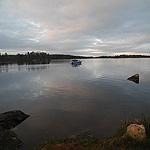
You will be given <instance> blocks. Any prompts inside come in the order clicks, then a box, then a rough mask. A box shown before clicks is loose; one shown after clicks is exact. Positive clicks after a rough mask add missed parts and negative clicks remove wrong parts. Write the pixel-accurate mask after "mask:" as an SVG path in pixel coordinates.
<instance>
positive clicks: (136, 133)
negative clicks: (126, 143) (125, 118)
mask: <svg viewBox="0 0 150 150" xmlns="http://www.w3.org/2000/svg"><path fill="white" fill-rule="evenodd" d="M125 135H128V136H130V137H132V138H134V139H136V140H138V141H143V140H145V139H146V130H145V127H144V125H143V124H142V125H138V124H131V125H129V126H128V127H127V132H126V134H125Z"/></svg>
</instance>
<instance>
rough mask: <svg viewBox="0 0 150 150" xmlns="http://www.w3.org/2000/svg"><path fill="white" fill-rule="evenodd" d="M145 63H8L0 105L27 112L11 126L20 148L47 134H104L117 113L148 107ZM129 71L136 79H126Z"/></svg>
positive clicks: (133, 113) (110, 131)
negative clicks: (28, 115) (134, 82)
mask: <svg viewBox="0 0 150 150" xmlns="http://www.w3.org/2000/svg"><path fill="white" fill-rule="evenodd" d="M129 62H130V63H129ZM143 66H144V67H143ZM149 66H150V59H97V60H96V59H95V60H92V59H90V60H83V63H82V65H80V67H77V68H76V69H75V68H74V67H71V66H70V63H69V60H66V61H65V60H63V63H62V62H59V61H58V60H57V63H55V62H53V63H51V64H50V65H46V66H45V65H31V66H28V65H27V66H26V65H25V66H19V67H20V70H21V69H22V70H21V71H19V70H18V66H17V65H12V66H9V67H8V68H9V69H8V72H7V73H6V72H5V73H1V74H0V83H1V85H0V96H1V100H0V111H7V110H10V109H20V110H22V111H24V112H26V113H27V114H30V116H31V117H30V118H29V119H28V120H26V121H25V122H24V123H23V124H21V125H19V126H18V127H17V128H16V130H15V132H16V133H17V134H18V137H19V138H20V139H22V141H23V142H24V146H23V147H22V148H21V150H26V149H29V148H32V147H34V146H37V145H38V144H39V143H40V142H41V141H42V140H43V138H42V136H43V137H48V135H52V136H54V137H67V136H69V135H71V134H74V133H80V132H84V131H91V132H92V133H94V134H95V136H96V137H98V138H104V137H106V136H109V135H111V134H113V132H114V130H115V126H116V124H118V122H119V120H120V119H124V118H130V117H136V118H138V117H139V116H140V115H141V114H142V113H145V114H148V113H150V110H149V105H150V100H149V94H150V91H149V85H150V78H149V74H150V70H149ZM29 67H30V68H31V67H33V68H37V67H39V68H38V69H33V70H34V71H32V69H29V70H30V71H28V68H29ZM40 68H41V69H40ZM43 68H44V69H43ZM135 73H139V74H140V84H133V83H132V82H130V81H128V80H127V78H128V77H129V76H130V75H132V74H135Z"/></svg>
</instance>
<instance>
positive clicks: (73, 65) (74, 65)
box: [71, 64, 82, 67]
mask: <svg viewBox="0 0 150 150" xmlns="http://www.w3.org/2000/svg"><path fill="white" fill-rule="evenodd" d="M81 65H82V64H71V66H72V67H79V66H81Z"/></svg>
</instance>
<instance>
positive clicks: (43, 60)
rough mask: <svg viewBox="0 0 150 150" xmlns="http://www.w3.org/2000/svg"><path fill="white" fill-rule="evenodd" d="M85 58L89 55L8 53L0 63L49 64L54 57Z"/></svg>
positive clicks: (2, 56)
mask: <svg viewBox="0 0 150 150" xmlns="http://www.w3.org/2000/svg"><path fill="white" fill-rule="evenodd" d="M81 58H82V59H83V58H89V57H83V56H73V55H63V54H54V55H50V54H48V53H45V52H34V51H33V52H27V53H26V54H19V53H18V54H17V55H8V54H7V53H5V54H1V55H0V65H5V64H19V65H23V64H49V63H50V62H51V60H53V59H81Z"/></svg>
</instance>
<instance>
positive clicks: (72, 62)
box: [70, 59, 82, 65]
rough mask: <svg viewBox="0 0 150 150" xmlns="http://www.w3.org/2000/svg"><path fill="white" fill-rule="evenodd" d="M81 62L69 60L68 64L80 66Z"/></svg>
mask: <svg viewBox="0 0 150 150" xmlns="http://www.w3.org/2000/svg"><path fill="white" fill-rule="evenodd" d="M81 62H82V61H81V60H77V59H73V60H71V61H70V64H72V65H81Z"/></svg>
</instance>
